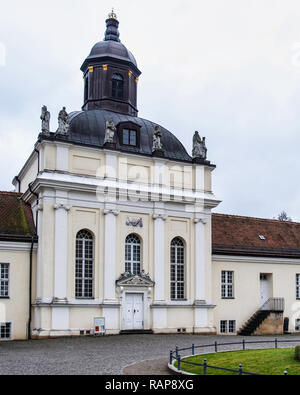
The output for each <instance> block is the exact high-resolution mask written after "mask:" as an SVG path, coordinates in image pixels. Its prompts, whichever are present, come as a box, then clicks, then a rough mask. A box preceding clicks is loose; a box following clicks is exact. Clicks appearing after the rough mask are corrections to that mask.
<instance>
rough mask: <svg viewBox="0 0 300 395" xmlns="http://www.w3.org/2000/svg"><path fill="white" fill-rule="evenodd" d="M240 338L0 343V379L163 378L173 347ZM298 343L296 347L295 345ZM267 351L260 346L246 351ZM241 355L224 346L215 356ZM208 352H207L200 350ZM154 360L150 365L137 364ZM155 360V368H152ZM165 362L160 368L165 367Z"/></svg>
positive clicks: (146, 337) (126, 337)
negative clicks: (5, 376) (222, 353)
mask: <svg viewBox="0 0 300 395" xmlns="http://www.w3.org/2000/svg"><path fill="white" fill-rule="evenodd" d="M242 339H243V338H242V337H238V336H235V337H224V336H199V335H138V336H136V335H124V336H108V337H99V338H94V337H88V338H73V339H72V338H66V339H51V340H35V341H28V342H23V341H21V342H1V343H0V374H1V375H3V374H9V375H12V374H13V375H31V374H38V375H45V374H46V375H91V374H92V375H106V374H113V375H120V374H140V375H146V374H168V370H167V369H166V367H165V366H166V364H167V363H168V356H169V351H170V349H174V348H175V346H176V345H177V346H179V347H180V348H183V347H190V346H191V345H192V343H194V344H195V345H200V344H211V343H214V342H215V341H217V342H218V343H231V342H238V341H242ZM278 339H279V340H284V339H288V340H293V341H295V343H287V344H280V345H279V347H291V346H293V345H297V344H298V345H299V344H300V336H279V337H278ZM246 340H247V341H255V340H258V341H262V340H274V337H248V338H246ZM297 340H298V343H296V341H297ZM263 347H265V348H271V347H274V345H270V344H261V345H260V346H252V345H251V346H250V345H249V346H247V348H263ZM230 349H241V346H226V347H222V348H220V350H230ZM202 351H203V353H204V352H211V351H212V348H205V349H202ZM150 360H153V363H152V362H151V363H149V362H147V363H141V362H143V361H150ZM155 360H157V363H156V362H155ZM164 361H165V362H164Z"/></svg>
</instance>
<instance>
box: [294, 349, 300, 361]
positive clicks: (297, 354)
mask: <svg viewBox="0 0 300 395" xmlns="http://www.w3.org/2000/svg"><path fill="white" fill-rule="evenodd" d="M295 359H296V361H299V362H300V346H297V347H296V348H295Z"/></svg>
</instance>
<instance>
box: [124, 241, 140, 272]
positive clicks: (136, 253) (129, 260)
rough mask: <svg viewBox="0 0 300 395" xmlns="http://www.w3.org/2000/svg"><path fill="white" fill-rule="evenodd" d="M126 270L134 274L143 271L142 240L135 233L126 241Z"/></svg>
mask: <svg viewBox="0 0 300 395" xmlns="http://www.w3.org/2000/svg"><path fill="white" fill-rule="evenodd" d="M125 271H126V272H130V273H131V274H134V275H136V274H140V272H141V241H140V239H139V237H138V236H136V235H133V234H132V235H129V236H127V237H126V241H125Z"/></svg>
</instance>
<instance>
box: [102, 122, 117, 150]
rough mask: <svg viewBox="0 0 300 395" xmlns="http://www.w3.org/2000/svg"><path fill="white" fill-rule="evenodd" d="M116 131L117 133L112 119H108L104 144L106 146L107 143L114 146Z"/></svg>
mask: <svg viewBox="0 0 300 395" xmlns="http://www.w3.org/2000/svg"><path fill="white" fill-rule="evenodd" d="M116 131H117V128H116V126H115V124H114V122H113V119H112V118H109V120H108V121H107V122H106V130H105V138H104V144H107V143H108V144H114V138H115V133H116Z"/></svg>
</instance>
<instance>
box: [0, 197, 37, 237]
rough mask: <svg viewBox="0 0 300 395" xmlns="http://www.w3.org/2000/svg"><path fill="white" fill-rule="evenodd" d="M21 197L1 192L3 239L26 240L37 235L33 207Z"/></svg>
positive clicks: (0, 231) (0, 213)
mask: <svg viewBox="0 0 300 395" xmlns="http://www.w3.org/2000/svg"><path fill="white" fill-rule="evenodd" d="M21 196H22V194H20V193H15V192H0V238H1V239H26V238H31V237H32V236H34V235H35V233H36V232H35V225H34V221H33V216H32V211H31V207H30V206H29V205H28V204H25V203H24V202H23V201H22V200H21V199H20V198H21Z"/></svg>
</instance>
